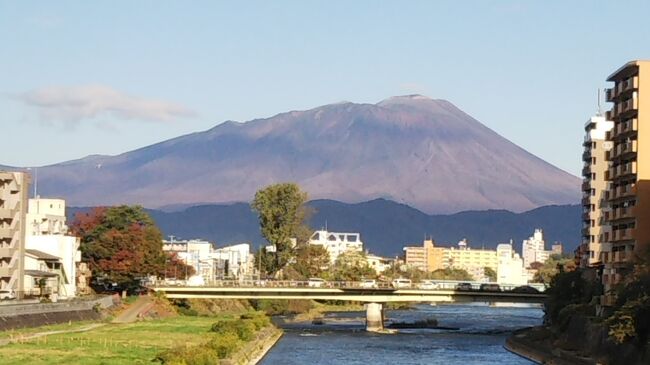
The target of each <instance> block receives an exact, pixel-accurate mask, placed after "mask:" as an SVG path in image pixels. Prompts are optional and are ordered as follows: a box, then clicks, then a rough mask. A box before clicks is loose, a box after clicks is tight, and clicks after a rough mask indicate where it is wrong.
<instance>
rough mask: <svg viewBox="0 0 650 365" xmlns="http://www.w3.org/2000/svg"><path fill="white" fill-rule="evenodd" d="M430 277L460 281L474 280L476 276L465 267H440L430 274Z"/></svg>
mask: <svg viewBox="0 0 650 365" xmlns="http://www.w3.org/2000/svg"><path fill="white" fill-rule="evenodd" d="M428 277H429V278H431V279H434V280H459V281H472V280H474V277H473V276H472V275H470V273H468V272H467V271H466V270H464V269H456V268H449V267H448V268H446V269H438V270H435V271H434V272H432V273H431V274H429V275H428Z"/></svg>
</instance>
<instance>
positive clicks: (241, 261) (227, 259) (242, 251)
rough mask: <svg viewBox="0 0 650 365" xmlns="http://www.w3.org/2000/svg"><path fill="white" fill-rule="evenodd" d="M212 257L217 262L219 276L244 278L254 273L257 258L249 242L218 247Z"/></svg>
mask: <svg viewBox="0 0 650 365" xmlns="http://www.w3.org/2000/svg"><path fill="white" fill-rule="evenodd" d="M211 257H212V259H213V260H214V261H215V262H216V269H217V272H216V274H217V276H222V277H234V278H244V277H245V276H248V275H251V274H252V273H253V269H254V263H255V258H254V257H253V255H251V246H250V244H248V243H240V244H237V245H232V246H226V247H222V248H218V249H216V250H214V252H213V253H212V254H211Z"/></svg>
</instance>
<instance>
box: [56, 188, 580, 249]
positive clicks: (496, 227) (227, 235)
mask: <svg viewBox="0 0 650 365" xmlns="http://www.w3.org/2000/svg"><path fill="white" fill-rule="evenodd" d="M309 205H310V206H311V207H312V208H313V209H314V210H315V214H314V215H313V216H312V219H311V221H310V225H311V227H313V228H321V227H325V226H327V227H328V228H329V229H330V230H332V231H344V232H359V233H361V238H362V240H363V241H364V243H365V245H366V246H365V247H366V248H367V249H369V250H370V251H372V252H375V253H379V254H381V255H387V256H394V255H401V254H402V247H403V246H405V245H407V244H415V245H419V244H421V243H422V239H423V238H424V236H425V235H427V236H432V237H433V238H434V239H435V240H436V242H438V243H439V244H444V245H447V246H448V245H454V244H456V243H457V242H458V241H459V240H460V239H462V238H467V239H468V240H469V242H470V246H471V247H477V248H479V247H486V248H495V247H496V245H497V244H498V243H500V242H508V240H510V239H513V240H514V242H515V244H516V245H515V247H516V249H517V250H518V251H520V250H521V241H522V240H523V239H526V238H528V237H529V236H530V235H532V233H533V231H534V229H535V228H542V229H544V235H545V238H546V241H547V245H548V246H549V248H550V244H551V243H553V242H554V241H561V242H563V243H564V244H565V252H573V249H574V248H575V247H576V245H577V244H578V242H580V214H581V207H580V206H579V205H564V206H546V207H541V208H537V209H534V210H531V211H527V212H524V213H519V214H517V213H512V212H509V211H505V210H487V211H468V212H461V213H457V214H451V215H428V214H425V213H423V212H421V211H419V210H417V209H413V208H411V207H409V206H407V205H404V204H399V203H395V202H392V201H389V200H384V199H376V200H372V201H368V202H363V203H358V204H347V203H342V202H338V201H333V200H315V201H311V202H309ZM81 209H82V208H69V209H68V214H69V218H70V219H71V220H72V217H73V216H74V213H76V212H78V211H80V210H81ZM149 213H150V214H151V215H152V217H153V218H154V220H155V221H156V223H157V224H158V226H159V227H160V228H161V230H162V231H163V233H164V234H165V235H167V236H168V235H174V236H176V237H180V238H185V239H190V238H203V239H207V240H210V241H213V242H217V244H218V245H219V246H223V245H226V244H234V243H240V242H252V243H253V245H254V247H258V246H259V245H260V244H262V243H263V242H264V241H263V239H262V237H261V236H260V233H259V225H258V222H257V216H256V215H255V213H254V212H253V211H252V210H251V208H250V206H249V205H248V204H244V203H236V204H230V205H201V206H196V207H191V208H187V209H185V210H182V211H177V212H163V211H159V210H150V211H149Z"/></svg>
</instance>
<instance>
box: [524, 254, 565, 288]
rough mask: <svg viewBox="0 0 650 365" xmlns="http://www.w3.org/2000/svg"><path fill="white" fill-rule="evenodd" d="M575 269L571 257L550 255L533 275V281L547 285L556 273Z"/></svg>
mask: <svg viewBox="0 0 650 365" xmlns="http://www.w3.org/2000/svg"><path fill="white" fill-rule="evenodd" d="M533 264H534V263H533ZM531 266H532V265H531ZM537 267H539V266H537ZM575 269H576V264H575V261H574V259H573V258H572V257H566V256H562V255H557V254H556V255H551V256H550V257H549V258H548V260H546V262H544V264H543V265H542V266H541V267H539V269H538V270H537V272H536V273H535V276H534V277H533V281H534V282H536V283H546V284H548V283H550V282H551V280H552V279H553V277H554V276H555V275H557V274H558V273H560V272H563V271H573V270H575Z"/></svg>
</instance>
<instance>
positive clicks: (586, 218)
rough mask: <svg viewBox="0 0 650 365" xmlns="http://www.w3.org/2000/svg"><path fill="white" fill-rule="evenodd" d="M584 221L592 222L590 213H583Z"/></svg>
mask: <svg viewBox="0 0 650 365" xmlns="http://www.w3.org/2000/svg"><path fill="white" fill-rule="evenodd" d="M582 220H583V221H588V220H591V217H590V215H589V213H588V212H587V213H582Z"/></svg>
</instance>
